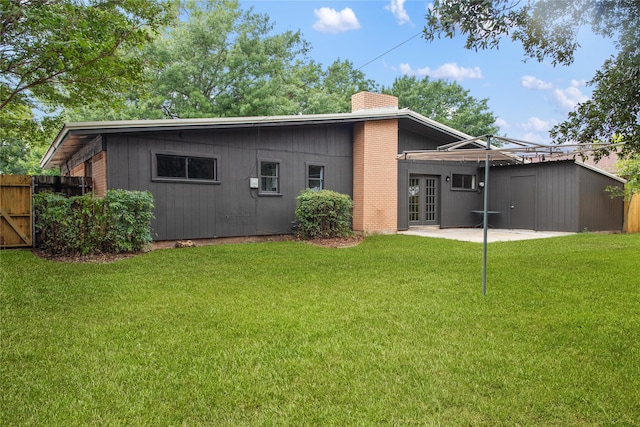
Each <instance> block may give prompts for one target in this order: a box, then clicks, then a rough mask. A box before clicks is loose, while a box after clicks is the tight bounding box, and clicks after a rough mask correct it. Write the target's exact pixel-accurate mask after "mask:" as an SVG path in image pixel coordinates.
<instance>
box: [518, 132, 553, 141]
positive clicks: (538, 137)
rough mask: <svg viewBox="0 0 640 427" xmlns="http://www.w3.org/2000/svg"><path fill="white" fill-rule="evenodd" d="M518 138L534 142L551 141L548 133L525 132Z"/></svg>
mask: <svg viewBox="0 0 640 427" xmlns="http://www.w3.org/2000/svg"><path fill="white" fill-rule="evenodd" d="M518 139H521V140H522V141H527V142H535V143H536V144H548V143H549V142H551V139H550V138H549V134H548V133H544V134H542V133H535V132H527V133H525V134H524V135H522V136H521V137H519V138H518Z"/></svg>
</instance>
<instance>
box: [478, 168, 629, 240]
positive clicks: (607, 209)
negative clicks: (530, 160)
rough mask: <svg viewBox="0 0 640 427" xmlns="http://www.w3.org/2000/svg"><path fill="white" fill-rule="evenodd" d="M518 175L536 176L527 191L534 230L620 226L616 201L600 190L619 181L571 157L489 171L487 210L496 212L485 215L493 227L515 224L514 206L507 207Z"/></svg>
mask: <svg viewBox="0 0 640 427" xmlns="http://www.w3.org/2000/svg"><path fill="white" fill-rule="evenodd" d="M518 177H535V179H533V180H532V182H533V183H534V184H533V185H532V186H531V188H530V194H528V197H529V198H530V205H529V206H531V208H532V209H533V215H534V223H533V229H535V230H540V231H543V230H544V231H572V232H579V231H583V230H584V229H589V230H618V229H620V228H621V227H622V208H621V207H620V209H618V207H619V206H618V205H620V206H621V203H620V202H619V201H618V202H617V203H616V201H615V200H614V201H611V200H610V198H609V197H608V195H607V193H605V192H604V188H605V187H606V186H607V185H612V184H614V183H617V182H618V181H616V180H614V179H612V178H609V177H607V176H605V175H602V174H600V173H598V172H595V171H592V170H589V169H586V168H583V167H582V166H579V165H577V164H575V163H574V162H573V161H559V162H547V163H539V164H528V165H511V166H500V167H492V168H491V169H490V177H489V190H488V191H489V207H488V208H489V210H496V211H499V212H500V214H499V215H495V216H492V217H491V218H490V219H491V223H492V225H494V226H496V227H498V228H512V226H513V224H518V223H519V222H518V218H515V217H514V216H515V215H517V213H516V212H517V210H513V209H511V206H512V205H513V199H514V197H515V196H516V195H514V194H513V192H514V191H517V188H516V187H515V186H514V185H513V183H514V180H513V178H518ZM518 196H520V197H521V196H522V195H521V194H520V195H518ZM525 196H527V195H525ZM527 214H528V213H527ZM516 228H517V227H516Z"/></svg>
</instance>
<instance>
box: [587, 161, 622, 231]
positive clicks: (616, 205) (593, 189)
mask: <svg viewBox="0 0 640 427" xmlns="http://www.w3.org/2000/svg"><path fill="white" fill-rule="evenodd" d="M578 179H579V191H580V192H579V197H580V226H579V227H580V230H583V231H587V230H588V231H621V230H622V224H623V221H624V203H623V202H622V201H621V199H620V198H619V197H617V198H613V199H612V198H611V196H610V194H609V193H608V192H606V191H605V188H607V187H608V186H615V187H618V188H620V189H622V188H623V184H622V183H621V182H619V181H617V180H615V179H612V178H610V177H608V176H606V175H602V174H600V173H597V172H594V171H592V170H590V169H588V168H585V167H579V168H578Z"/></svg>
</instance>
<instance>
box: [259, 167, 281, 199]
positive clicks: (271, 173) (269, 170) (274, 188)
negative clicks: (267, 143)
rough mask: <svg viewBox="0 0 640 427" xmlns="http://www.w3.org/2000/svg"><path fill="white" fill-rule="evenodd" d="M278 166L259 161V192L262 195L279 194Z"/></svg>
mask: <svg viewBox="0 0 640 427" xmlns="http://www.w3.org/2000/svg"><path fill="white" fill-rule="evenodd" d="M279 177H280V164H279V163H278V162H274V161H270V160H261V161H260V191H261V192H262V193H274V194H277V193H279V192H280V183H279V181H278V179H279Z"/></svg>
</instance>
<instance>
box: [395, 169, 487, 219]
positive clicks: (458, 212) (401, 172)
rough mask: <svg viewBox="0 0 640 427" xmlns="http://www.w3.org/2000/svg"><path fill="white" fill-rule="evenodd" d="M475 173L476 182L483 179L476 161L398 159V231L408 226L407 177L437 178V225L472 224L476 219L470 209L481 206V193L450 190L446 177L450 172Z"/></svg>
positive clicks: (450, 174)
mask: <svg viewBox="0 0 640 427" xmlns="http://www.w3.org/2000/svg"><path fill="white" fill-rule="evenodd" d="M454 173H456V174H468V175H476V176H477V178H476V179H477V182H479V181H481V180H482V179H483V178H482V177H481V175H480V171H479V169H478V164H477V163H476V162H443V161H419V160H399V161H398V230H406V229H408V228H409V212H408V210H409V192H408V189H409V176H410V175H413V174H415V175H431V176H437V177H438V178H439V185H440V191H439V194H440V198H439V218H440V227H442V228H446V227H471V226H473V225H475V224H476V223H477V222H478V220H479V218H478V217H477V216H476V215H475V214H473V213H472V212H471V211H472V210H476V209H482V203H483V198H482V197H483V196H482V192H481V191H479V190H476V191H464V190H452V189H451V182H450V181H449V182H447V180H446V177H447V176H449V177H451V176H452V174H454Z"/></svg>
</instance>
